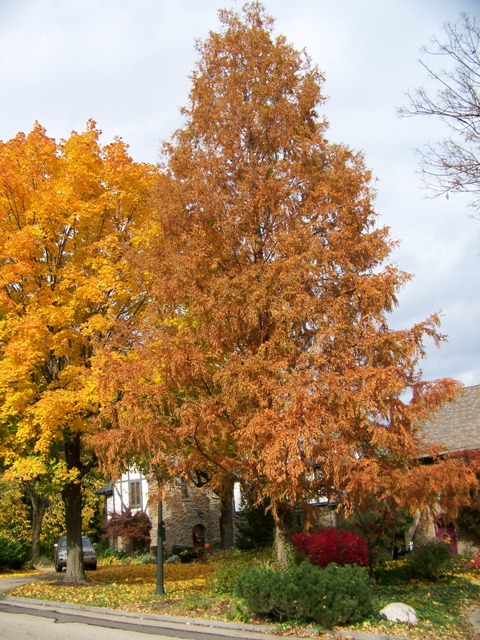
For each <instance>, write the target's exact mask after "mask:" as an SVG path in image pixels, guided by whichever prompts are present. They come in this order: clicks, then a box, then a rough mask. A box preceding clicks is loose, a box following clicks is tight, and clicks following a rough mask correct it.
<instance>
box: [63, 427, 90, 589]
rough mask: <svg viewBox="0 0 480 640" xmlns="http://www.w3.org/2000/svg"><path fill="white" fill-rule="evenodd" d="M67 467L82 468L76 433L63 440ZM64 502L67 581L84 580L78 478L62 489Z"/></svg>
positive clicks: (70, 468) (80, 491)
mask: <svg viewBox="0 0 480 640" xmlns="http://www.w3.org/2000/svg"><path fill="white" fill-rule="evenodd" d="M65 459H66V462H67V469H68V470H69V471H71V470H72V469H78V470H79V471H80V470H81V468H82V465H81V460H80V436H79V435H78V434H76V435H75V436H73V437H72V439H71V440H69V441H66V442H65ZM62 498H63V502H64V504H65V525H66V534H67V571H66V574H65V580H66V581H67V582H86V579H85V570H84V568H83V553H82V485H81V482H80V479H79V480H77V481H74V482H69V483H68V484H67V485H66V486H65V487H64V489H63V491H62Z"/></svg>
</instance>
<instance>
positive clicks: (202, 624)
mask: <svg viewBox="0 0 480 640" xmlns="http://www.w3.org/2000/svg"><path fill="white" fill-rule="evenodd" d="M0 602H7V603H11V604H12V605H13V606H17V607H22V606H23V607H25V608H27V607H28V608H29V609H36V610H38V611H41V610H42V609H49V610H54V611H60V612H62V613H64V614H68V613H69V612H70V613H72V614H74V613H77V614H80V615H84V616H85V618H93V617H101V618H102V619H104V620H111V621H115V620H117V621H118V620H119V619H120V618H122V619H123V620H125V618H126V619H129V620H131V621H132V622H133V621H134V620H136V621H142V622H143V623H144V624H145V625H146V626H152V627H153V626H155V624H154V623H159V622H161V623H162V625H163V626H164V627H166V628H169V629H177V630H179V629H188V630H191V631H194V630H195V629H196V630H197V631H199V632H202V633H205V634H209V633H210V634H215V633H217V634H218V632H219V631H221V630H224V631H225V632H226V633H225V636H226V637H238V638H242V639H249V640H268V638H278V639H280V638H282V637H284V636H280V635H277V634H276V633H275V631H276V626H275V625H266V624H259V625H255V624H248V623H241V622H227V621H223V620H210V619H205V618H187V617H174V616H164V615H157V614H152V613H134V612H132V611H124V610H123V609H106V608H103V607H88V606H85V605H79V604H67V603H65V602H53V601H44V600H35V599H33V598H17V597H15V596H3V597H2V596H1V595H0ZM305 631H306V635H304V636H298V637H296V638H295V640H309V639H310V640H311V639H312V638H316V637H318V638H320V640H321V638H322V635H323V634H322V635H320V636H316V633H317V630H316V629H313V628H312V630H311V634H310V633H309V630H308V629H305ZM247 634H248V635H247ZM314 634H315V635H314ZM325 634H326V637H330V638H331V637H333V636H335V637H338V638H345V640H408V638H405V637H404V636H392V635H385V634H376V633H365V632H362V631H340V630H330V629H329V630H326V631H325ZM327 634H328V635H327Z"/></svg>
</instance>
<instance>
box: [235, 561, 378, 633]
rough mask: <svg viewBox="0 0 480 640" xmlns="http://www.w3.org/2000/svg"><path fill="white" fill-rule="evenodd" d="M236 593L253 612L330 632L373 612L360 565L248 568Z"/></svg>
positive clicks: (370, 597)
mask: <svg viewBox="0 0 480 640" xmlns="http://www.w3.org/2000/svg"><path fill="white" fill-rule="evenodd" d="M235 593H236V595H237V596H238V597H239V598H241V600H242V601H243V603H244V605H245V607H246V608H247V610H248V611H249V612H250V613H256V614H260V615H263V616H270V617H273V618H277V619H280V620H284V619H291V620H294V619H297V620H302V621H314V622H316V623H318V624H320V625H321V626H322V627H324V628H327V629H329V628H332V627H333V626H335V625H342V624H350V623H353V622H358V621H360V620H362V619H364V618H365V617H366V616H368V615H369V614H370V613H371V612H372V598H373V592H372V587H371V582H370V578H369V576H368V573H367V572H366V571H365V569H362V568H360V567H358V566H344V567H339V566H338V565H336V564H329V565H328V567H326V568H324V569H321V568H319V567H316V566H314V565H313V564H311V563H310V562H308V561H306V562H302V564H300V565H297V566H293V567H291V568H289V569H286V570H282V571H274V570H273V569H271V568H254V569H248V570H247V571H245V572H244V573H243V574H242V575H241V576H240V578H239V580H238V581H237V585H236V590H235Z"/></svg>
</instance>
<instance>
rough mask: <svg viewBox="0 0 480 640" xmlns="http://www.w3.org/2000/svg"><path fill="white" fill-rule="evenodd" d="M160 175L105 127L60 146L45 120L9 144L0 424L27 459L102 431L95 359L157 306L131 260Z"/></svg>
mask: <svg viewBox="0 0 480 640" xmlns="http://www.w3.org/2000/svg"><path fill="white" fill-rule="evenodd" d="M155 174H156V171H155V169H154V168H153V167H151V166H148V165H141V164H138V163H135V162H134V161H133V160H132V159H131V158H130V157H129V155H128V153H127V146H126V145H125V144H124V143H123V142H122V141H121V140H119V139H116V140H115V141H114V142H113V143H111V144H109V145H107V146H105V147H102V145H101V144H100V131H99V130H98V129H97V128H96V125H95V123H94V122H93V121H90V122H89V123H88V124H87V128H86V131H84V132H82V133H77V132H73V133H72V134H71V136H70V137H69V138H68V139H67V140H63V141H61V142H60V143H56V142H55V141H54V140H52V139H50V138H48V137H47V136H46V134H45V130H44V129H42V127H40V125H38V123H37V124H36V125H35V126H34V128H33V130H32V131H31V132H30V133H29V134H28V135H25V134H18V136H16V137H15V138H14V139H13V140H10V141H8V142H5V143H0V291H1V294H0V336H1V354H0V355H1V358H0V395H1V399H2V403H1V414H0V415H1V420H3V421H9V422H10V423H14V424H15V425H16V427H15V428H16V433H17V436H18V439H17V442H18V446H19V449H18V452H20V449H24V448H25V447H26V446H28V445H29V440H30V444H31V443H33V444H31V446H33V447H34V450H35V451H36V452H41V453H42V454H45V455H46V454H47V453H48V451H49V450H50V449H51V447H52V446H53V444H54V443H61V442H62V439H63V437H64V434H65V432H66V431H68V430H69V431H71V432H73V433H81V432H83V431H86V430H88V429H90V428H91V426H90V423H91V419H90V418H91V416H92V415H94V414H95V413H96V412H97V411H98V388H96V376H95V375H92V370H91V367H92V363H93V356H94V353H95V350H96V349H98V348H99V346H101V345H102V343H105V341H108V340H111V338H112V337H113V336H114V335H115V331H116V329H117V325H118V324H119V322H120V321H121V324H122V330H123V326H124V325H125V323H128V322H131V321H132V319H133V317H134V316H135V314H136V313H137V312H138V310H139V309H141V306H142V304H143V301H144V299H145V283H144V279H143V277H142V275H141V274H140V273H139V272H137V271H136V270H135V267H134V266H133V264H132V262H131V261H130V260H129V259H128V254H129V252H131V251H132V239H133V238H136V243H137V245H138V244H139V240H138V237H139V236H141V233H142V231H141V224H142V221H143V220H146V219H148V218H149V212H150V208H149V204H150V202H149V200H150V197H151V191H152V187H153V184H154V180H155ZM12 444H13V443H12V442H10V445H12Z"/></svg>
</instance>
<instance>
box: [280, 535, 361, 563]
mask: <svg viewBox="0 0 480 640" xmlns="http://www.w3.org/2000/svg"><path fill="white" fill-rule="evenodd" d="M292 540H293V544H294V546H295V548H296V549H297V550H299V551H302V552H303V553H304V554H305V555H306V556H307V558H308V559H309V560H310V562H311V563H312V564H316V565H319V566H320V567H326V566H327V564H330V563H331V562H335V563H336V564H338V565H345V564H358V565H360V566H362V567H366V566H368V552H367V543H366V542H365V540H364V538H362V536H359V535H357V534H356V533H352V532H351V531H343V530H342V529H333V528H332V529H325V530H324V531H322V532H320V533H295V534H294V536H293V538H292Z"/></svg>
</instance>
